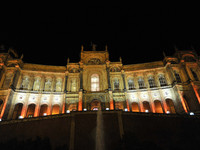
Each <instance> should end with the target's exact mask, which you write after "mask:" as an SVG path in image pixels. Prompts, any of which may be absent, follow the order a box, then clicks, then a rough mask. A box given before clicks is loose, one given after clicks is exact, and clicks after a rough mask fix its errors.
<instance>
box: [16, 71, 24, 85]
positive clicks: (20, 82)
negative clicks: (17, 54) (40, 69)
mask: <svg viewBox="0 0 200 150" xmlns="http://www.w3.org/2000/svg"><path fill="white" fill-rule="evenodd" d="M22 79H23V74H22V72H20V74H19V77H18V82H17V83H16V89H20V88H21V84H22Z"/></svg>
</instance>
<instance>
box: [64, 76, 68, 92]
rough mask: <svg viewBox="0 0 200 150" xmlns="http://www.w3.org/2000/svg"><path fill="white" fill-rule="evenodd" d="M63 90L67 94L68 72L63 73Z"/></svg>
mask: <svg viewBox="0 0 200 150" xmlns="http://www.w3.org/2000/svg"><path fill="white" fill-rule="evenodd" d="M65 74H66V75H65V89H64V92H67V80H68V72H66V73H65Z"/></svg>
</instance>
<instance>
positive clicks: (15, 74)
mask: <svg viewBox="0 0 200 150" xmlns="http://www.w3.org/2000/svg"><path fill="white" fill-rule="evenodd" d="M19 76H20V71H19V70H18V69H17V70H16V71H15V72H14V77H13V79H12V83H11V88H13V89H16V86H17V82H18V79H19Z"/></svg>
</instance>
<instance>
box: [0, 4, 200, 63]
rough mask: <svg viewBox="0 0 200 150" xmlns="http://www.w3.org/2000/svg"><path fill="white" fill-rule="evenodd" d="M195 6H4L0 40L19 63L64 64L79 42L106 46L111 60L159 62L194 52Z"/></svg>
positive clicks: (199, 27)
mask: <svg viewBox="0 0 200 150" xmlns="http://www.w3.org/2000/svg"><path fill="white" fill-rule="evenodd" d="M199 12H200V11H199V9H198V7H191V6H190V7H189V6H188V7H177V6H170V7H154V8H153V7H149V6H143V5H141V6H137V5H132V6H130V7H114V6H112V7H111V6H84V7H83V6H82V7H71V6H66V5H63V6H62V5H61V6H59V7H41V8H36V7H21V8H20V7H15V6H14V7H9V9H5V10H3V11H2V10H1V23H0V26H1V28H0V43H1V44H4V45H5V46H6V48H9V47H13V48H14V49H15V50H16V51H17V52H18V53H19V54H22V53H23V54H24V58H23V61H24V62H26V63H36V64H45V65H59V66H65V65H66V64H67V58H68V57H69V58H70V62H79V60H80V51H81V45H84V49H85V50H91V42H93V43H95V44H96V45H97V50H104V49H105V45H106V44H107V45H108V51H109V53H110V60H111V61H119V57H120V56H121V57H122V61H123V64H135V63H145V62H151V61H159V60H163V55H162V53H163V51H165V53H166V55H173V53H174V47H177V48H178V49H180V50H191V49H192V47H193V48H194V49H195V50H196V51H199V50H200V22H199V18H200V17H199V16H200V13H199Z"/></svg>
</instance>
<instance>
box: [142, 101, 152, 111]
mask: <svg viewBox="0 0 200 150" xmlns="http://www.w3.org/2000/svg"><path fill="white" fill-rule="evenodd" d="M142 103H143V108H144V112H151V107H150V104H149V102H147V101H144V102H142Z"/></svg>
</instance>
